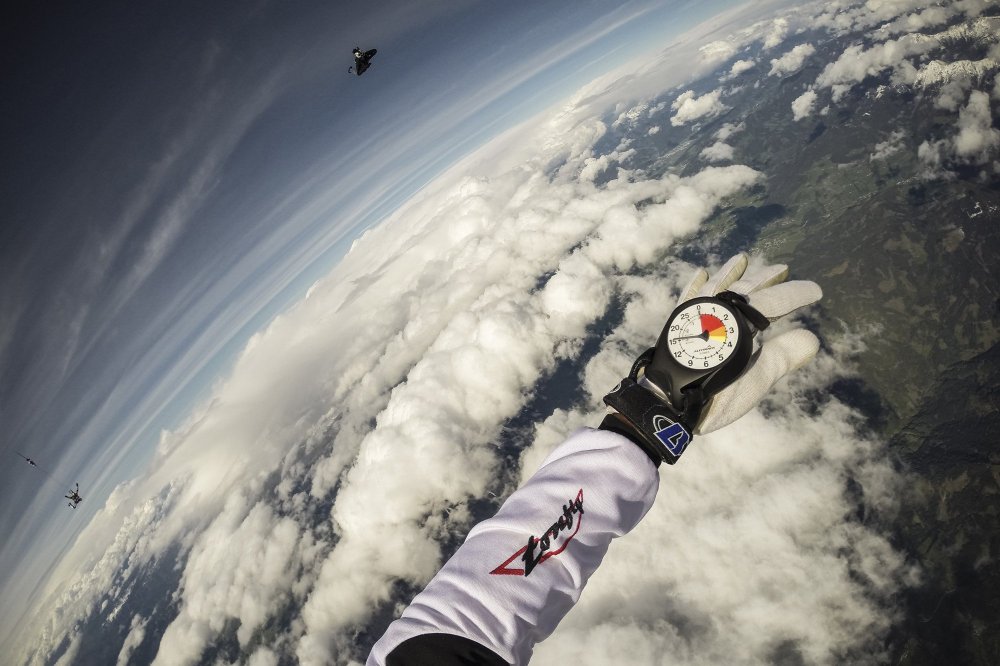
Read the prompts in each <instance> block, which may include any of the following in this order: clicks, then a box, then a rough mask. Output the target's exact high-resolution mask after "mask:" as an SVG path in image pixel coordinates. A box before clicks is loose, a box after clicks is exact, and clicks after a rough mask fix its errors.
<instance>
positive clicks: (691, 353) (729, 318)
mask: <svg viewBox="0 0 1000 666" xmlns="http://www.w3.org/2000/svg"><path fill="white" fill-rule="evenodd" d="M739 339H740V329H739V326H737V325H736V315H735V313H734V312H733V310H732V309H731V308H729V307H727V306H726V305H724V304H722V303H711V302H702V303H693V304H691V305H689V306H687V307H685V308H683V309H682V310H681V311H680V312H678V313H677V315H676V316H675V317H674V318H673V319H672V320H671V322H670V330H669V331H668V337H667V349H668V350H669V351H670V355H671V357H673V359H674V360H675V361H676V362H677V363H680V364H681V365H682V366H684V367H686V368H691V369H692V370H712V369H714V368H717V367H719V366H720V365H722V364H723V363H724V362H725V361H726V360H727V359H728V358H729V357H730V356H731V355H732V353H733V352H734V351H736V343H737V342H739Z"/></svg>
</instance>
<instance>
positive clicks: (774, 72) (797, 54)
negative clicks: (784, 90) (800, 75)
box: [767, 44, 816, 76]
mask: <svg viewBox="0 0 1000 666" xmlns="http://www.w3.org/2000/svg"><path fill="white" fill-rule="evenodd" d="M814 53H816V47H815V46H813V45H812V44H799V45H798V46H796V47H795V48H793V49H792V50H791V51H789V52H788V53H785V54H784V55H782V56H781V57H780V58H775V59H774V60H772V61H771V71H769V72H768V73H767V74H768V76H785V75H786V74H792V73H793V72H797V71H799V70H800V69H801V68H802V65H803V63H805V61H806V58H808V57H809V56H811V55H812V54H814Z"/></svg>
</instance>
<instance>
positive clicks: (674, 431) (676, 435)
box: [653, 414, 691, 457]
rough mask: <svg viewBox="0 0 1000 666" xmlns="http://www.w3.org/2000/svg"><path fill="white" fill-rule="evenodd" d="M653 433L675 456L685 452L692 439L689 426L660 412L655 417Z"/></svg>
mask: <svg viewBox="0 0 1000 666" xmlns="http://www.w3.org/2000/svg"><path fill="white" fill-rule="evenodd" d="M653 434H654V435H656V439H658V440H660V442H661V443H662V444H663V446H665V447H667V451H670V453H671V454H672V455H674V456H675V457H679V456H680V455H681V454H682V453H684V449H685V448H687V445H688V443H689V442H690V441H691V433H689V432H688V431H687V428H685V427H684V426H682V425H681V424H680V423H676V422H674V421H671V420H670V419H668V418H667V417H666V416H662V415H659V414H658V415H656V416H654V417H653Z"/></svg>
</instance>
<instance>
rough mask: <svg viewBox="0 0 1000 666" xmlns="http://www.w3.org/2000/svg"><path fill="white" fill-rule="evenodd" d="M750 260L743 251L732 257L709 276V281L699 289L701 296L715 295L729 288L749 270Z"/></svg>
mask: <svg viewBox="0 0 1000 666" xmlns="http://www.w3.org/2000/svg"><path fill="white" fill-rule="evenodd" d="M749 262H750V260H749V259H748V258H747V255H745V254H743V253H742V252H741V253H739V254H737V255H736V256H734V257H732V258H731V259H730V260H729V261H727V262H726V263H724V264H723V265H722V268H720V269H719V270H717V271H716V272H715V274H713V275H712V277H710V278H708V281H707V282H706V283H705V284H703V285H702V287H701V289H699V290H698V295H699V296H715V295H716V294H718V293H719V292H720V291H725V290H726V289H728V288H729V285H731V284H733V283H734V282H736V281H737V280H739V279H740V277H742V276H743V273H745V272H746V270H747V264H749Z"/></svg>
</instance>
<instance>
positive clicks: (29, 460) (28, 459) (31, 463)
mask: <svg viewBox="0 0 1000 666" xmlns="http://www.w3.org/2000/svg"><path fill="white" fill-rule="evenodd" d="M17 455H19V456H21V454H20V453H18V454H17ZM21 457H22V458H24V459H25V460H26V461H27V462H28V464H29V465H31V466H32V467H38V465H37V464H35V461H34V460H32V459H31V458H29V457H28V456H21Z"/></svg>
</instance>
